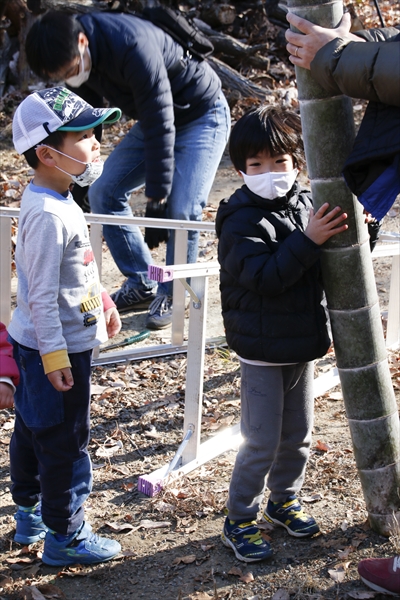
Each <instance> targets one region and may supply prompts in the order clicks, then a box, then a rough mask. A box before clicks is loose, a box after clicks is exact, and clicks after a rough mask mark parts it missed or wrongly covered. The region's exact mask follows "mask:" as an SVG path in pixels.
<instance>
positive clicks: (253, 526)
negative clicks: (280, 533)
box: [221, 517, 272, 562]
mask: <svg viewBox="0 0 400 600" xmlns="http://www.w3.org/2000/svg"><path fill="white" fill-rule="evenodd" d="M221 540H222V543H223V544H224V545H225V546H227V547H228V548H232V550H233V551H234V553H235V555H236V558H238V559H239V560H242V561H243V562H256V561H258V560H263V559H264V558H269V557H270V556H272V550H271V546H270V545H269V544H268V542H266V541H265V540H264V539H263V538H262V536H261V531H260V530H259V528H258V527H257V523H256V521H250V522H249V521H231V520H230V519H229V518H228V517H226V519H225V523H224V528H223V530H222V534H221Z"/></svg>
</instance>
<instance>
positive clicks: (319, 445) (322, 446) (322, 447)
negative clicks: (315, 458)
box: [315, 440, 329, 452]
mask: <svg viewBox="0 0 400 600" xmlns="http://www.w3.org/2000/svg"><path fill="white" fill-rule="evenodd" d="M315 449H316V450H319V452H328V450H329V446H328V444H325V443H324V442H321V440H317V443H316V444H315Z"/></svg>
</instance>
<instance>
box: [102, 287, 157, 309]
mask: <svg viewBox="0 0 400 600" xmlns="http://www.w3.org/2000/svg"><path fill="white" fill-rule="evenodd" d="M155 297H156V295H155V293H154V292H153V290H137V289H135V288H132V287H129V285H128V281H124V283H123V284H122V286H121V288H120V289H119V290H117V291H116V292H114V293H113V294H111V299H112V300H113V301H114V302H115V305H116V307H117V310H118V312H120V313H123V312H127V311H128V310H137V309H139V308H147V307H148V305H149V304H150V303H151V302H153V300H154V298H155Z"/></svg>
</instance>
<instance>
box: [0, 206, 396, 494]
mask: <svg viewBox="0 0 400 600" xmlns="http://www.w3.org/2000/svg"><path fill="white" fill-rule="evenodd" d="M18 215H19V209H6V208H0V282H1V288H0V309H1V310H0V318H1V320H2V321H3V322H5V323H6V324H8V322H9V320H10V317H11V219H12V218H18ZM85 218H86V220H87V222H88V223H90V224H91V227H90V237H91V244H92V248H93V252H94V254H95V257H96V261H97V263H98V268H99V272H100V276H101V263H102V225H103V224H107V225H110V224H126V223H130V224H133V225H138V226H142V227H145V226H146V227H156V228H163V229H164V228H166V227H168V228H170V229H175V257H176V262H177V264H175V265H173V266H166V267H159V266H155V265H151V266H150V268H149V276H150V277H151V278H152V279H154V280H155V281H159V282H162V281H171V280H172V281H173V315H172V319H173V320H172V333H171V343H170V344H162V345H158V346H146V347H141V348H137V349H132V348H129V349H128V350H120V351H116V352H114V351H113V352H102V353H97V356H95V358H94V361H93V362H94V364H110V363H116V362H125V361H129V360H138V359H143V358H148V357H154V356H166V355H170V354H174V353H182V352H187V356H188V358H187V372H186V391H185V414H184V428H183V433H184V436H183V442H182V444H181V445H180V447H179V448H178V452H177V454H176V455H175V457H174V459H173V461H172V462H171V463H170V464H169V465H165V466H163V467H161V468H160V469H158V470H157V471H155V472H153V473H151V474H149V475H143V476H141V477H139V481H138V487H139V490H140V491H142V492H144V493H146V494H147V495H149V496H152V495H153V494H155V493H157V491H158V490H159V489H160V487H162V484H163V480H165V478H166V477H169V476H176V475H177V474H184V473H188V472H190V471H192V470H193V469H195V468H197V467H198V466H200V465H202V464H204V463H205V462H207V461H209V460H211V459H212V458H214V457H215V456H218V455H219V454H221V453H222V452H224V451H226V450H228V449H230V448H235V447H237V445H238V444H239V442H240V439H241V438H240V431H239V425H238V424H237V425H234V426H233V427H230V428H227V429H226V430H225V431H223V432H221V433H219V434H217V435H216V436H214V437H213V438H211V439H209V440H207V441H205V442H203V443H202V444H200V434H201V408H202V396H203V375H204V347H205V342H206V340H205V331H206V315H207V304H208V302H207V290H208V277H210V276H211V275H216V274H218V271H219V265H218V263H216V262H204V263H196V264H192V265H188V264H186V253H187V232H188V231H189V230H203V231H210V232H213V231H215V229H214V223H207V222H190V221H174V220H165V219H146V218H142V217H115V216H106V215H97V214H88V215H85ZM380 239H381V241H382V244H380V245H378V246H377V247H376V248H375V250H374V252H373V254H372V256H373V258H380V257H386V256H392V257H393V259H392V271H391V283H390V295H389V310H388V323H387V335H386V345H387V346H398V345H399V337H400V331H399V330H400V312H399V302H400V300H399V288H400V285H399V284H400V274H399V272H400V236H399V234H382V235H381V236H380ZM187 277H190V279H191V285H190V288H188V286H187V284H186V278H187ZM181 284H183V285H181ZM185 288H186V289H188V291H189V293H190V296H191V301H190V314H189V333H188V341H187V342H185V341H184V339H183V337H184V336H183V332H184V310H185ZM338 383H339V376H338V372H337V369H336V368H335V369H331V371H329V372H328V373H326V374H324V375H323V376H321V377H318V378H317V379H316V380H315V382H314V396H315V397H316V396H318V395H321V394H323V393H324V392H326V391H328V390H329V389H331V388H332V387H334V386H335V385H337V384H338Z"/></svg>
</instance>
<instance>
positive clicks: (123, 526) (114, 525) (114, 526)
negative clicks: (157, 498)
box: [106, 522, 138, 533]
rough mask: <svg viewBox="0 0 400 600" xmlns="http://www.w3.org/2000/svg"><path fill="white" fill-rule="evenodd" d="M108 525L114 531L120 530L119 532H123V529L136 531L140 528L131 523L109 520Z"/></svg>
mask: <svg viewBox="0 0 400 600" xmlns="http://www.w3.org/2000/svg"><path fill="white" fill-rule="evenodd" d="M106 525H107V527H109V528H110V529H112V530H113V531H118V532H119V533H121V532H123V531H129V532H131V531H132V530H133V531H136V530H137V529H138V528H137V527H134V526H133V525H131V524H130V523H109V522H107V523H106Z"/></svg>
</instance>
